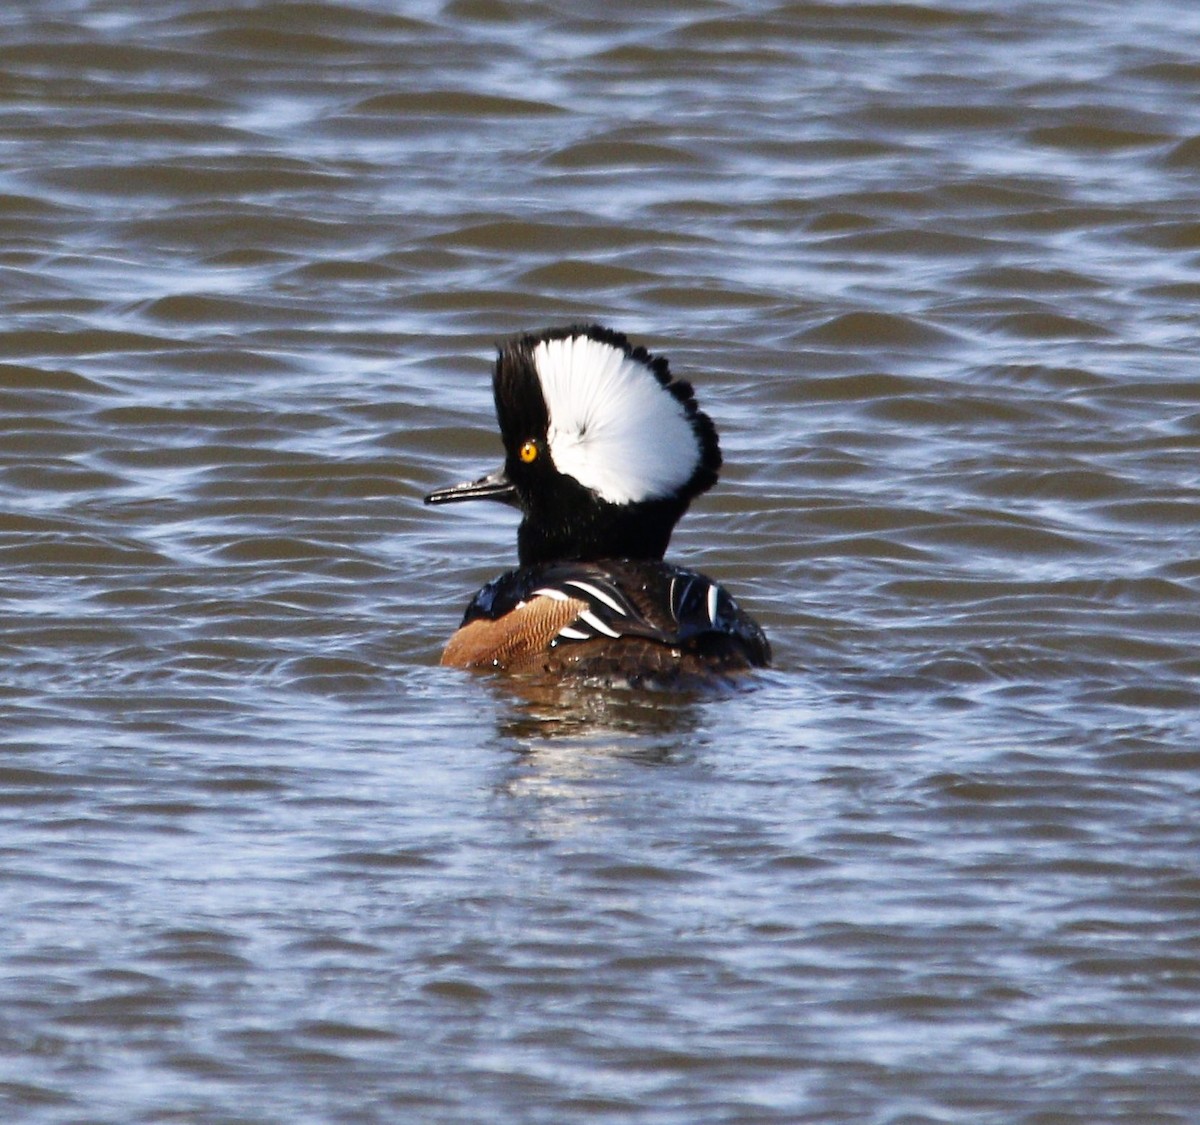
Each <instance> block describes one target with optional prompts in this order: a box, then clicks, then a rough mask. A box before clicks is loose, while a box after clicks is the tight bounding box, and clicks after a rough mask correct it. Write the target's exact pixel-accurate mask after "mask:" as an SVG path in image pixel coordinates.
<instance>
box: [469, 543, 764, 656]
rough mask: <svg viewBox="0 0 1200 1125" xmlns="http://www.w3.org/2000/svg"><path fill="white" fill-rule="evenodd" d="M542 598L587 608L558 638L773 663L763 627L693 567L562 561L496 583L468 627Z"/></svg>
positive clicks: (476, 604) (477, 602) (557, 641)
mask: <svg viewBox="0 0 1200 1125" xmlns="http://www.w3.org/2000/svg"><path fill="white" fill-rule="evenodd" d="M535 598H551V599H553V600H554V601H559V602H572V603H574V604H577V605H579V604H581V605H583V606H584V607H585V608H583V609H582V610H580V611H579V612H578V613H577V614H576V615H575V616H574V617H573V618H572V619H571V620H570V621H568V622H567V623H566V624H564V625H561V626H560V627H559V628H558V631H557V633H555V634H554V636H553V639H552V640H551V641H550V647H551V648H558V647H560V646H563V647H564V648H566V647H569V646H572V645H576V644H582V643H583V642H586V641H618V640H621V639H622V638H630V639H633V638H636V639H640V640H644V641H649V642H651V643H652V644H654V645H665V646H667V647H669V648H672V649H682V650H686V651H692V652H703V653H707V654H709V655H710V656H711V655H712V654H714V653H725V652H733V653H740V654H742V656H743V657H744V659H745V662H747V663H749V664H752V665H761V664H766V663H768V662H769V660H770V646H769V645H768V644H767V639H766V637H764V636H763V633H762V630H761V629H760V628H759V627H758V625H757V624H756V623H755V622H754V621H753V619H752V618H750V617H748V616H747V615H746V614H745V613H743V612H742V610H741V609H740V608H739V607H738V605H737V603H736V602H735V601H734V600H733V598H732V597H730V595H729V594H728V592H727V591H726V590H725V589H724V587H722V586H720V585H718V584H717V583H716V582H714V581H713V580H712V579H711V578H708V577H706V576H705V575H703V574H699V573H697V572H696V571H693V570H684V569H682V568H680V567H676V566H671V565H670V564H669V563H664V562H657V561H646V560H633V561H629V560H609V561H604V562H595V563H593V562H587V563H584V562H556V563H547V564H543V565H540V566H532V567H521V568H520V569H518V570H514V571H509V572H508V573H507V574H503V575H501V576H500V577H499V578H497V579H495V580H494V581H493V582H489V583H488V584H487V585H486V586H485V587H484V588H483V589H482V590H480V591H479V593H478V594H476V595H475V598H474V599H473V600H472V602H471V604H470V605H469V606H468V607H467V612H466V615H465V616H464V618H463V624H464V625H466V624H468V623H469V622H471V621H473V620H477V619H479V618H487V619H490V620H497V619H499V618H501V617H503V616H504V615H505V614H507V613H510V612H511V611H513V610H515V609H519V608H521V607H523V606H524V605H525V604H526V603H528V602H530V601H532V600H533V599H535Z"/></svg>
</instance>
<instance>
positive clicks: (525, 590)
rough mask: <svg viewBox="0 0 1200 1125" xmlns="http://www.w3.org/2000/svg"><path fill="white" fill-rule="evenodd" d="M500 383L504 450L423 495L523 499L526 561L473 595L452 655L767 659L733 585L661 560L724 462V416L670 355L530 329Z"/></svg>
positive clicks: (606, 664)
mask: <svg viewBox="0 0 1200 1125" xmlns="http://www.w3.org/2000/svg"><path fill="white" fill-rule="evenodd" d="M492 390H493V396H494V399H495V406H496V418H497V422H498V423H499V427H500V436H501V440H502V441H503V444H504V455H505V456H504V463H503V465H502V466H501V467H500V468H499V469H497V470H496V471H494V472H492V473H489V474H487V475H486V476H483V477H480V478H478V479H474V480H470V481H465V482H463V483H461V484H455V485H451V486H449V487H446V488H441V489H438V490H436V491H434V492H431V493H429V495H427V496H426V497H425V503H426V504H431V505H442V504H455V503H460V502H463V501H471V500H491V501H495V502H499V503H503V504H507V505H511V506H512V507H515V508H517V509H518V510H519V511H520V513H521V522H520V525H519V526H518V528H517V561H518V566H517V567H516V568H514V569H512V570H509V571H506V572H505V573H503V574H501V575H500V576H499V577H497V578H495V579H493V580H492V581H491V582H488V583H487V584H486V585H485V586H484V587H483V588H482V589H481V590H479V592H478V593H476V594H475V596H474V597H473V598H472V599H471V600H470V602H469V603H468V605H467V608H466V611H465V613H464V614H463V617H462V622H461V624H460V625H459V627H458V629H457V630H456V631H455V632H454V633H453V634H452V635H451V637H450V638H449V640H448V642H447V643H446V645H445V648H444V650H443V652H442V656H441V663H442V664H443V665H446V666H449V667H454V668H461V669H470V670H487V671H493V672H501V673H513V674H536V675H547V676H552V677H583V678H587V679H591V680H595V681H601V682H604V683H609V684H616V683H619V684H623V685H630V686H634V687H638V686H655V685H674V684H680V683H694V682H712V681H716V680H722V681H727V680H729V679H731V678H735V677H740V676H741V675H742V674H744V673H747V672H749V671H751V670H753V669H756V668H762V667H766V666H768V665H769V664H770V661H771V647H770V644H769V642H768V641H767V638H766V635H765V634H764V633H763V630H762V629H761V627H760V626H759V625H758V623H757V622H756V621H755V620H754V619H753V618H752V617H751V616H750V615H749V614H747V613H746V612H745V611H744V610H743V609H742V608H741V607H740V606H739V605H738V603H737V602H736V601H735V600H734V598H733V596H732V595H731V594H730V593H729V592H728V591H727V590H726V589H725V588H724V587H723V586H722V585H720V584H719V583H718V582H716V581H714V580H713V579H712V578H709V577H708V576H707V575H704V574H701V573H700V572H698V571H696V570H691V569H688V568H685V567H682V566H677V565H675V564H673V563H669V562H666V561H664V555H665V554H666V551H667V547H668V544H669V543H670V539H671V534H672V532H673V531H674V529H675V525H676V524H677V523H678V521H679V519H680V518H681V517H682V516H683V515H684V513H685V512H686V511H687V510H688V507H689V506H690V504H691V502H692V501H693V500H694V499H695V498H696V497H697V496H700V495H701V494H703V493H704V492H707V491H708V490H709V489H710V488H712V486H713V485H714V484H716V482H717V478H718V474H719V472H720V468H721V464H722V458H721V450H720V444H719V441H718V438H717V431H716V427H715V426H714V424H713V422H712V419H711V418H710V417H709V416H708V415H707V414H705V413H704V412H703V411H702V410H701V409H700V407H699V406H698V404H697V402H696V398H695V393H694V390H693V387H692V384H691V383H690V382H688V381H686V380H683V379H678V378H675V377H674V376H673V375H672V373H671V371H670V367H669V364H668V361H667V359H666V358H665V357H663V356H661V355H652V354H651V353H650V352H648V351H647V350H646V348H644V347H642V346H640V345H639V346H635V345H633V344H631V343H630V341H629V340H628V338H627V337H626V336H625V335H624V334H623V333H621V332H618V331H615V330H613V329H610V328H607V327H604V326H603V325H600V324H572V325H569V326H566V327H558V328H549V329H545V330H543V331H538V332H526V333H522V334H520V335H518V336H514V337H512V338H510V339H507V340H505V341H504V342H502V343H501V344H500V345H499V347H498V349H497V356H496V361H495V366H494V368H493V371H492Z"/></svg>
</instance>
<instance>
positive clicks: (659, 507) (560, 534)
mask: <svg viewBox="0 0 1200 1125" xmlns="http://www.w3.org/2000/svg"><path fill="white" fill-rule="evenodd" d="M575 499H576V501H577V502H578V503H577V505H572V504H570V503H567V504H563V503H559V504H557V505H555V506H553V507H551V508H548V509H545V510H542V511H538V512H536V513H532V512H531V513H528V514H526V516H525V519H524V520H522V521H521V526H520V528H519V529H518V530H517V553H518V557H519V558H520V561H521V565H522V566H532V565H534V564H536V563H546V562H557V561H560V560H561V561H567V560H572V561H583V562H587V561H592V560H595V559H661V558H662V557H663V555H664V554H665V553H666V550H667V544H668V543H669V542H670V541H671V532H672V531H673V530H674V529H675V523H676V521H677V520H678V519H679V517H680V516H682V515H683V513H684V512H685V511H686V510H687V506H688V505H687V501H686V500H679V499H677V498H670V499H666V500H647V501H644V502H642V503H640V504H608V503H605V502H597V501H596V500H595V499H594V497H591V496H589V497H588V498H587V501H586V502H582V498H581V497H576V498H575Z"/></svg>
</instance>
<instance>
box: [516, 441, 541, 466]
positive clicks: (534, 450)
mask: <svg viewBox="0 0 1200 1125" xmlns="http://www.w3.org/2000/svg"><path fill="white" fill-rule="evenodd" d="M537 455H538V447H537V442H536V441H527V442H526V443H525V444H524V445H523V446H521V450H520V453H519V456H520V458H521V460H522V461H524V462H525V464H526V465H531V464H533V462H534V461H536V460H537Z"/></svg>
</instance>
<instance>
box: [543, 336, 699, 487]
mask: <svg viewBox="0 0 1200 1125" xmlns="http://www.w3.org/2000/svg"><path fill="white" fill-rule="evenodd" d="M533 361H534V364H535V366H536V367H537V373H538V379H539V380H540V381H541V384H542V393H543V395H544V396H545V399H546V407H547V409H548V411H549V413H550V428H549V431H548V433H547V442H548V444H549V446H550V456H551V458H552V459H553V460H554V464H555V467H556V468H557V469H558V471H559V472H561V473H566V474H567V475H568V476H572V477H574V478H575V479H576V480H577V481H579V483H580V484H582V485H583V486H584V487H585V488H590V489H592V491H594V492H596V493H597V494H599V495H600V496H601V497H602V498H603V499H605V500H608V501H610V502H612V503H614V504H629V503H632V502H635V501H639V500H650V499H654V498H656V497H662V496H669V495H670V494H671V493H672V492H674V491H676V489H679V488H681V487H682V486H683V485H684V484H686V483H687V481H688V480H689V479H690V478H691V475H692V473H694V472H695V471H696V467H697V465H699V463H700V446H699V442H698V441H697V439H696V435H695V434H694V433H693V431H692V426H691V423H690V422H689V421H688V417H687V411H686V409H685V408H684V406H683V404H682V403H681V402H679V400H678V399H676V398H675V396H674V395H672V394H671V393H670V392H669V391H668V390H667V389H666V388H665V387H664V386H663V385H662V384H661V383H660V382H659V381H658V379H657V378H656V377H655V375H654V372H653V371H651V370H650V369H649V368H648V367H647V366H646V365H645V364H643V363H639V362H638V361H637V360H636V359H631V358H630V357H629V356H627V355H626V354H625V352H624V351H622V350H621V349H620V348H615V347H613V346H612V345H611V344H606V343H603V342H602V341H600V340H593V339H592V338H591V337H589V336H571V337H568V338H567V339H563V340H543V341H541V342H540V343H539V344H538V345H537V346H536V347H535V348H534V349H533Z"/></svg>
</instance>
